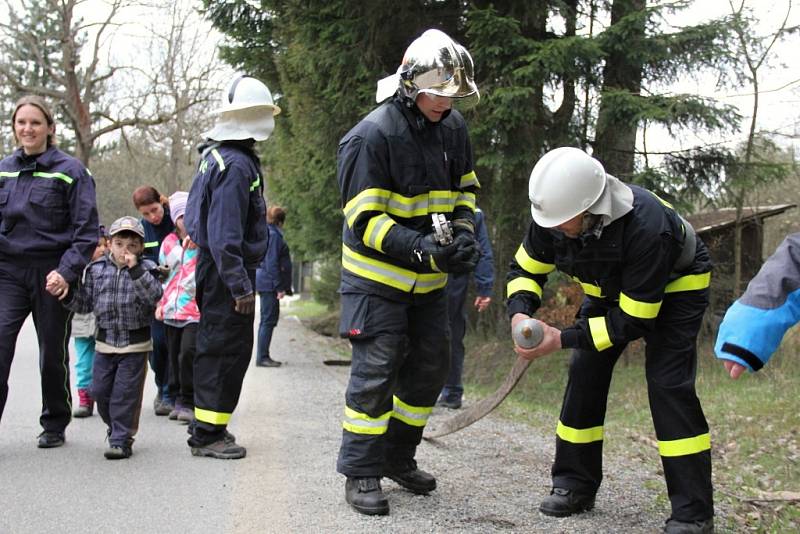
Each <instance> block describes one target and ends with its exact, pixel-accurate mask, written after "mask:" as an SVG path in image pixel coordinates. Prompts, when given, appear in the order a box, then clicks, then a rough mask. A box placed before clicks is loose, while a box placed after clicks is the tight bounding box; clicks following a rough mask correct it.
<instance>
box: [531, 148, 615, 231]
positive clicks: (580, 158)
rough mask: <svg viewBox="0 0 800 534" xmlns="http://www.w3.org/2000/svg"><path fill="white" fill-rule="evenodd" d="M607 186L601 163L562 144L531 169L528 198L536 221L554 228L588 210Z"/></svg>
mask: <svg viewBox="0 0 800 534" xmlns="http://www.w3.org/2000/svg"><path fill="white" fill-rule="evenodd" d="M605 187H606V172H605V169H603V165H602V164H601V163H600V162H599V161H597V160H596V159H594V158H593V157H591V156H590V155H589V154H587V153H586V152H584V151H583V150H580V149H578V148H572V147H561V148H556V149H554V150H551V151H550V152H548V153H547V154H545V155H544V156H542V157H541V159H540V160H539V161H537V162H536V165H534V167H533V171H531V178H530V181H529V183H528V197H529V198H530V201H531V214H532V215H533V220H534V221H536V224H538V225H539V226H542V227H544V228H553V227H555V226H558V225H559V224H563V223H565V222H567V221H568V220H570V219H572V218H573V217H575V216H576V215H579V214H581V213H583V212H584V211H586V210H588V209H589V207H590V206H592V204H594V203H595V202H596V201H597V199H598V198H600V195H602V194H603V190H604V189H605Z"/></svg>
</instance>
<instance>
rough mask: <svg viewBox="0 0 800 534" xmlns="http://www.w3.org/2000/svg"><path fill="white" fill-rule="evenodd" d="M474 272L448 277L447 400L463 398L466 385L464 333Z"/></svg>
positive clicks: (445, 394) (443, 393) (444, 395)
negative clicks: (464, 374) (470, 283)
mask: <svg viewBox="0 0 800 534" xmlns="http://www.w3.org/2000/svg"><path fill="white" fill-rule="evenodd" d="M470 276H472V273H459V274H451V275H449V276H448V278H447V311H448V316H449V318H450V372H449V373H448V374H447V380H446V381H445V386H444V389H443V390H442V396H443V397H445V398H446V400H456V399H458V400H461V397H462V395H463V393H464V385H463V384H462V383H461V377H462V375H463V372H464V334H466V332H467V313H466V311H465V310H464V303H465V302H466V300H467V290H468V289H469V279H470Z"/></svg>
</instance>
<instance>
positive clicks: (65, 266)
mask: <svg viewBox="0 0 800 534" xmlns="http://www.w3.org/2000/svg"><path fill="white" fill-rule="evenodd" d="M11 122H12V123H13V129H14V140H15V142H16V144H17V147H18V148H17V149H16V150H14V152H13V153H12V154H11V155H10V156H8V157H6V158H4V159H3V160H2V161H0V301H2V303H3V305H2V306H0V340H3V341H2V343H0V415H2V413H3V408H4V407H5V404H6V399H7V398H8V375H9V371H10V369H11V361H12V360H13V359H14V350H15V345H16V339H17V335H18V334H19V331H20V329H21V328H22V324H23V322H24V321H25V319H26V318H27V317H28V314H30V313H33V323H34V325H35V326H36V332H37V336H38V339H39V368H40V372H41V377H42V415H41V417H40V419H39V422H40V424H41V425H42V428H43V429H44V431H43V432H42V433H41V434H40V435H39V447H42V448H49V447H59V446H61V445H63V444H64V429H65V428H66V426H67V424H69V422H70V412H71V404H72V397H71V395H70V385H69V352H68V349H67V343H68V342H69V334H70V315H71V314H70V312H69V311H67V309H66V308H64V307H63V306H62V305H61V303H60V302H59V300H61V299H63V298H64V297H65V296H66V295H67V293H68V291H69V284H71V283H74V282H76V281H77V280H78V279H79V278H80V276H81V273H82V272H83V268H84V267H85V266H86V264H87V262H88V261H89V259H90V258H91V256H92V252H93V251H94V248H95V246H96V245H97V231H98V221H97V203H96V199H95V185H94V179H93V178H92V175H91V173H89V171H88V170H87V169H86V167H85V166H84V165H83V163H81V162H80V161H79V160H77V159H75V158H73V157H72V156H69V155H67V154H65V153H64V152H62V151H61V150H59V149H58V148H56V146H55V122H54V121H53V114H52V113H51V112H50V109H49V108H48V107H47V104H45V102H44V100H42V99H41V98H40V97H38V96H25V97H22V98H21V99H20V100H19V101H17V104H16V106H14V113H13V114H12V116H11Z"/></svg>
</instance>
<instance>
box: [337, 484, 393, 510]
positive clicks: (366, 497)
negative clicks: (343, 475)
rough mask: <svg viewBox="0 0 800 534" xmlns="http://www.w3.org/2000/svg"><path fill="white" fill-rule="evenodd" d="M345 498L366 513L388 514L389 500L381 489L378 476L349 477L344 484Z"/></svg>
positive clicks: (351, 504) (356, 508)
mask: <svg viewBox="0 0 800 534" xmlns="http://www.w3.org/2000/svg"><path fill="white" fill-rule="evenodd" d="M344 499H345V500H346V501H347V504H349V505H350V506H352V507H353V508H354V509H355V510H356V511H357V512H359V513H362V514H364V515H386V514H388V513H389V501H388V500H387V499H386V495H384V494H383V489H381V479H380V478H378V477H347V482H345V484H344Z"/></svg>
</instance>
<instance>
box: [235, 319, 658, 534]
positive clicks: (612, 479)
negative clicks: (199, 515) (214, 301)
mask: <svg viewBox="0 0 800 534" xmlns="http://www.w3.org/2000/svg"><path fill="white" fill-rule="evenodd" d="M275 334H276V337H275V340H274V341H273V342H274V343H276V344H277V348H276V350H274V351H273V353H274V354H275V357H276V358H278V359H282V360H284V362H285V364H284V366H283V367H281V368H279V369H260V368H257V369H254V370H251V372H250V373H249V374H248V377H247V385H246V394H245V397H244V398H243V406H244V408H243V409H241V410H239V412H238V417H239V419H238V421H237V424H236V425H235V427H236V428H235V432H236V434H237V436H238V435H241V436H242V440H241V441H242V442H243V443H245V444H247V445H248V447H249V451H250V453H251V454H249V457H250V460H249V461H246V462H239V463H237V477H236V485H235V487H234V496H233V499H232V502H233V508H234V509H233V513H232V518H233V528H232V529H231V530H232V531H233V532H243V533H244V532H252V531H253V529H254V528H257V527H259V526H260V528H261V529H265V530H266V531H268V532H326V533H356V532H378V531H385V532H401V533H405V532H407V533H422V532H475V533H481V532H487V533H488V532H498V531H502V532H587V533H588V532H658V531H659V530H660V527H661V525H663V521H664V519H665V517H666V514H667V513H668V511H667V510H666V509H665V510H664V511H663V512H662V513H660V514H659V513H657V512H653V508H654V502H655V495H656V491H655V490H648V489H646V488H645V480H655V481H656V482H657V483H660V484H663V482H661V481H660V478H655V479H654V478H653V473H650V472H649V470H648V469H646V468H645V466H643V465H642V464H641V462H640V461H638V460H633V459H631V460H622V461H613V460H612V459H607V462H606V473H607V475H606V479H605V481H604V484H603V488H602V490H601V492H600V493H599V495H598V498H597V503H596V508H595V510H594V511H592V512H589V513H586V514H582V515H580V516H577V517H575V518H567V519H554V518H549V517H546V516H543V515H541V514H540V513H539V512H538V510H537V508H538V503H539V501H540V500H541V498H542V497H543V496H544V495H546V494H547V492H548V491H549V487H550V486H549V484H550V477H549V472H550V465H551V461H552V454H553V449H554V439H555V438H554V437H553V436H552V435H546V436H542V435H539V434H538V433H537V432H536V431H535V430H533V429H532V428H531V427H528V426H525V425H521V424H515V423H512V422H509V421H507V420H504V419H501V418H498V417H493V416H489V417H487V418H485V419H484V420H482V421H479V422H478V423H476V424H475V425H473V426H471V427H469V428H467V429H464V430H462V431H460V432H457V433H455V434H451V435H449V436H446V437H443V438H440V439H438V440H432V441H430V442H428V441H423V443H422V445H421V446H420V448H419V450H418V453H417V460H418V461H419V464H420V467H421V468H423V469H426V470H429V471H430V472H432V473H434V474H435V475H436V476H437V479H438V486H439V488H438V489H437V490H436V491H435V492H433V493H432V494H430V495H429V496H419V495H413V494H411V493H410V492H407V491H405V490H404V489H402V488H401V487H400V486H398V485H397V484H395V483H394V482H392V481H389V480H388V479H386V480H384V482H383V487H384V491H386V493H387V495H388V497H389V501H390V506H391V514H390V515H389V516H386V517H366V516H362V515H360V514H357V513H356V512H354V511H352V510H351V509H350V508H349V506H348V505H347V504H346V503H345V502H344V478H343V477H342V476H341V475H338V474H337V473H336V472H335V462H336V455H337V451H338V448H339V442H340V437H341V411H342V403H343V399H344V389H345V386H346V384H347V379H348V374H349V367H331V366H325V365H323V364H322V361H323V360H325V359H331V358H337V357H338V355H337V353H336V351H341V350H342V347H343V345H342V343H341V342H339V341H338V340H330V339H328V338H324V337H321V336H318V335H317V334H315V333H314V332H311V331H309V330H307V329H305V328H304V327H303V326H302V325H301V324H300V323H299V322H298V321H297V320H295V319H293V318H288V319H283V320H282V322H281V324H280V325H279V326H278V328H277V330H276V332H275ZM452 413H453V412H451V411H450V410H447V409H438V408H437V410H436V411H435V412H434V416H433V417H448V416H449V415H452ZM649 486H650V487H654V486H653V485H652V484H649ZM661 515H664V517H661Z"/></svg>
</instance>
